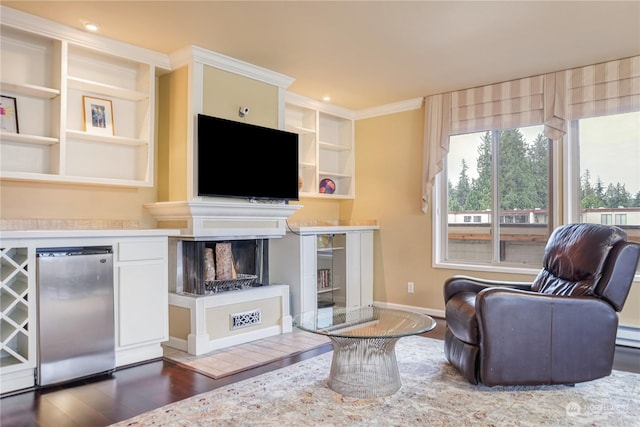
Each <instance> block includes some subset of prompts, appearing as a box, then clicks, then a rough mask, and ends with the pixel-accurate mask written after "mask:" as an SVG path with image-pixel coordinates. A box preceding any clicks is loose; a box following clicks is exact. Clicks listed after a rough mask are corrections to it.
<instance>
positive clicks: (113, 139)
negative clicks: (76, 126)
mask: <svg viewBox="0 0 640 427" xmlns="http://www.w3.org/2000/svg"><path fill="white" fill-rule="evenodd" d="M67 136H68V137H72V138H78V139H82V140H84V141H93V142H104V143H106V144H120V145H132V146H141V145H148V144H149V141H146V140H143V139H136V138H124V137H121V136H110V135H98V134H93V133H89V132H83V131H78V130H67Z"/></svg>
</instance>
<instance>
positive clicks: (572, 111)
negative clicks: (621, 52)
mask: <svg viewBox="0 0 640 427" xmlns="http://www.w3.org/2000/svg"><path fill="white" fill-rule="evenodd" d="M566 73H567V81H568V84H567V85H568V95H567V97H568V100H567V104H568V107H567V117H566V118H567V119H568V120H574V119H581V118H586V117H595V116H603V115H608V114H621V113H628V112H631V111H638V110H640V56H634V57H632V58H626V59H620V60H617V61H610V62H605V63H602V64H596V65H589V66H587V67H580V68H574V69H572V70H568V71H566Z"/></svg>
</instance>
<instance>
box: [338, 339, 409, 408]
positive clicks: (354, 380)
mask: <svg viewBox="0 0 640 427" xmlns="http://www.w3.org/2000/svg"><path fill="white" fill-rule="evenodd" d="M329 338H331V341H332V342H333V359H332V361H331V372H330V374H329V380H328V381H327V384H328V386H329V388H330V389H331V390H333V391H335V392H337V393H340V394H343V395H345V396H351V397H358V398H365V399H366V398H374V397H382V396H389V395H391V394H393V393H395V392H396V391H398V390H399V389H400V386H401V385H402V384H401V382H400V373H399V371H398V362H397V360H396V353H395V346H396V342H397V341H398V339H399V338H380V337H371V338H345V337H329Z"/></svg>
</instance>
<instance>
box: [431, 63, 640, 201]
mask: <svg viewBox="0 0 640 427" xmlns="http://www.w3.org/2000/svg"><path fill="white" fill-rule="evenodd" d="M426 101H427V102H426V103H425V129H424V161H423V177H422V180H423V182H422V210H423V211H424V212H426V211H427V207H428V203H429V200H430V197H431V190H432V188H433V184H434V180H435V176H436V175H437V174H438V173H440V171H442V163H443V162H442V161H443V159H444V157H445V156H446V154H447V151H448V150H449V135H456V134H463V133H470V132H481V131H486V130H492V129H509V128H515V127H522V126H531V125H537V124H538V125H539V124H544V134H545V136H547V137H548V138H552V139H556V140H559V139H562V137H563V136H564V134H565V133H566V132H567V120H575V119H580V118H587V117H594V116H602V115H608V114H619V113H626V112H631V111H640V56H634V57H631V58H626V59H620V60H616V61H609V62H605V63H601V64H596V65H589V66H586V67H579V68H575V69H571V70H565V71H558V72H554V73H549V74H545V75H540V76H534V77H527V78H523V79H519V80H512V81H509V82H504V83H497V84H492V85H487V86H482V87H477V88H472V89H464V90H459V91H455V92H449V93H446V94H440V95H433V96H429V97H427V98H426Z"/></svg>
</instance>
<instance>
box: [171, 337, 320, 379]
mask: <svg viewBox="0 0 640 427" xmlns="http://www.w3.org/2000/svg"><path fill="white" fill-rule="evenodd" d="M330 342H331V341H330V340H329V338H327V337H325V336H322V335H317V334H311V333H308V332H302V331H298V330H293V331H292V332H288V333H285V334H280V335H275V336H271V337H268V338H263V339H259V340H255V341H251V342H247V343H244V344H239V345H236V346H233V347H227V348H223V349H220V350H215V351H212V352H209V353H206V354H202V355H199V356H194V355H191V354H189V353H187V352H184V351H181V350H177V349H175V348H172V347H168V346H163V348H164V357H165V359H169V360H171V361H174V362H178V363H181V364H184V365H188V366H190V367H191V368H193V369H196V370H198V371H203V372H207V373H209V374H211V375H213V376H214V377H216V378H218V377H222V376H225V375H229V374H232V373H236V372H241V371H243V370H245V369H249V368H252V367H255V366H259V365H264V364H267V363H269V362H272V361H274V360H278V359H280V358H282V357H286V356H290V355H292V354H297V353H300V352H303V351H306V350H309V349H312V348H316V347H319V346H321V345H323V344H328V343H330Z"/></svg>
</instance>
